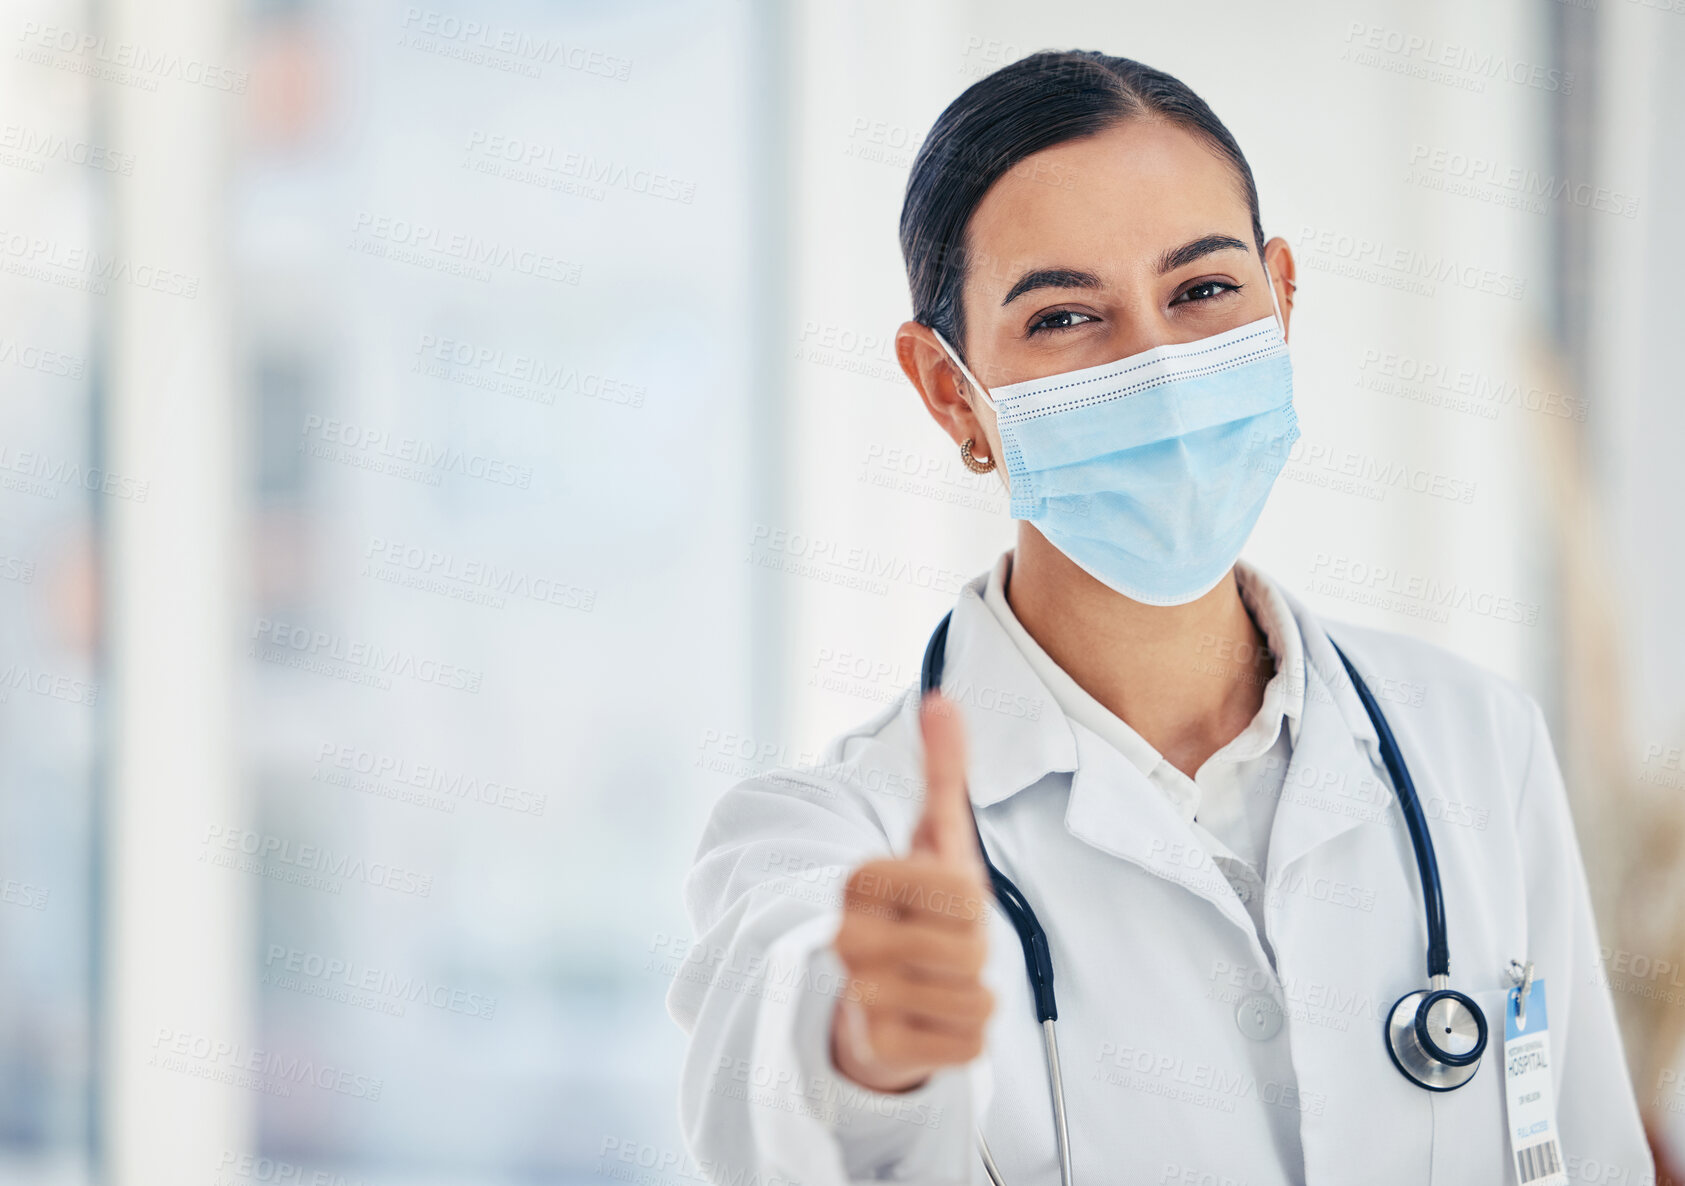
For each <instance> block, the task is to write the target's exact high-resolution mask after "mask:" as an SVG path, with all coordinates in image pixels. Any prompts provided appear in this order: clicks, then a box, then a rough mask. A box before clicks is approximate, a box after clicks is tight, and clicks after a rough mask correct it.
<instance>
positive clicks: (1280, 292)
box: [1264, 235, 1299, 337]
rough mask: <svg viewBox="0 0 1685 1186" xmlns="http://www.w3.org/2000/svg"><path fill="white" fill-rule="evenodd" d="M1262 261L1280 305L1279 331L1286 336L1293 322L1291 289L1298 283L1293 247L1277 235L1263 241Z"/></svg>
mask: <svg viewBox="0 0 1685 1186" xmlns="http://www.w3.org/2000/svg"><path fill="white" fill-rule="evenodd" d="M1264 262H1265V263H1267V264H1269V266H1270V282H1271V283H1272V284H1273V285H1274V286H1275V299H1276V300H1277V301H1278V302H1280V305H1281V333H1282V336H1283V337H1286V336H1287V334H1288V331H1289V328H1290V327H1291V325H1292V324H1293V290H1294V289H1295V288H1297V287H1298V284H1299V277H1298V274H1297V273H1298V265H1296V264H1295V263H1294V262H1293V249H1292V248H1291V247H1289V246H1288V245H1287V240H1286V239H1283V238H1281V236H1279V235H1278V236H1276V237H1275V238H1274V239H1271V240H1270V241H1269V242H1268V243H1265V244H1264Z"/></svg>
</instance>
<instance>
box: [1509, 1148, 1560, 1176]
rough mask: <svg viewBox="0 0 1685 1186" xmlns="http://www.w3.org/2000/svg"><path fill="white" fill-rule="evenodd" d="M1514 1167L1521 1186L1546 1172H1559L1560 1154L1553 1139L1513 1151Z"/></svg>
mask: <svg viewBox="0 0 1685 1186" xmlns="http://www.w3.org/2000/svg"><path fill="white" fill-rule="evenodd" d="M1515 1168H1516V1172H1517V1173H1519V1174H1520V1175H1521V1186H1527V1183H1529V1182H1532V1181H1536V1180H1537V1179H1539V1178H1542V1177H1544V1176H1545V1175H1547V1174H1557V1173H1561V1172H1562V1155H1561V1154H1560V1153H1558V1152H1557V1149H1556V1142H1555V1141H1554V1140H1550V1141H1540V1142H1539V1143H1538V1144H1537V1145H1529V1146H1527V1148H1525V1149H1517V1150H1516V1151H1515Z"/></svg>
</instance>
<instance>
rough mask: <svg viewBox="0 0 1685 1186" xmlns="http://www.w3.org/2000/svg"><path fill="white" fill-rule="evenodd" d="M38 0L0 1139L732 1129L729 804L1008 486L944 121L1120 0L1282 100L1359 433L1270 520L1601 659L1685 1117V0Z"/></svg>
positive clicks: (1477, 634)
mask: <svg viewBox="0 0 1685 1186" xmlns="http://www.w3.org/2000/svg"><path fill="white" fill-rule="evenodd" d="M433 4H437V5H438V6H432V5H433ZM3 19H4V24H3V25H0V37H3V38H4V40H5V43H6V44H7V45H8V46H9V49H8V52H7V53H6V55H5V56H4V58H3V59H0V1180H3V1181H6V1182H23V1183H43V1184H52V1186H57V1184H61V1183H64V1184H80V1183H93V1182H100V1183H118V1184H129V1183H136V1184H148V1186H150V1184H154V1183H163V1182H168V1183H171V1184H172V1186H224V1184H244V1183H261V1182H281V1183H285V1182H295V1181H321V1182H335V1183H339V1182H343V1183H365V1184H369V1186H373V1184H376V1183H400V1182H401V1183H426V1184H431V1183H438V1184H447V1183H448V1184H452V1186H456V1184H469V1183H474V1184H479V1183H488V1184H489V1183H524V1182H537V1181H543V1182H563V1183H571V1182H600V1181H608V1180H612V1179H615V1178H618V1177H623V1176H624V1172H625V1171H626V1169H627V1168H628V1167H627V1165H626V1164H625V1163H624V1162H623V1161H621V1160H620V1159H619V1158H618V1156H617V1155H616V1154H618V1152H619V1151H622V1150H625V1149H628V1148H630V1149H634V1150H636V1151H637V1160H638V1161H639V1162H642V1163H645V1164H648V1163H649V1162H653V1161H657V1160H660V1159H663V1158H667V1159H671V1158H674V1157H682V1149H683V1147H682V1140H681V1137H680V1135H679V1130H678V1124H677V1120H676V1114H675V1098H676V1085H677V1076H678V1067H679V1060H680V1057H681V1054H682V1050H683V1036H682V1034H681V1033H680V1032H679V1030H678V1028H677V1026H676V1025H674V1024H673V1023H672V1022H671V1021H670V1020H669V1019H668V1018H667V1017H666V1015H665V1011H664V1009H663V1005H662V998H663V995H664V993H665V991H666V989H667V986H668V983H669V980H670V977H671V976H672V975H673V974H674V973H675V971H676V970H677V969H678V968H679V967H681V966H682V964H683V959H684V955H685V952H686V949H687V945H688V942H689V930H688V924H687V922H686V919H685V916H684V912H683V908H682V902H681V897H680V885H681V881H682V878H683V875H684V873H685V870H686V868H687V866H688V863H689V860H690V857H691V855H692V852H693V850H694V847H695V844H696V841H697V838H698V835H699V831H700V828H701V825H702V821H703V819H704V818H705V815H706V813H707V811H708V808H709V805H710V803H711V801H712V800H713V798H714V797H715V796H716V795H717V794H718V793H719V792H720V791H722V790H723V789H724V788H726V787H727V786H729V785H730V784H731V783H732V782H734V781H736V780H737V779H739V778H742V777H744V776H746V775H748V774H751V773H754V772H757V771H760V770H762V769H765V768H768V767H770V766H778V765H793V764H802V763H805V762H812V761H814V760H815V759H816V758H817V757H818V755H819V753H820V752H821V749H822V747H823V745H824V743H825V742H826V740H827V739H828V738H829V737H830V736H832V735H833V734H834V733H836V732H838V731H839V730H841V729H843V728H845V727H847V726H849V725H851V724H854V723H856V722H858V721H860V720H862V719H864V718H866V717H868V716H870V715H873V714H875V713H876V712H877V711H878V710H879V708H880V707H881V706H882V705H883V704H885V703H886V702H888V701H890V700H892V699H893V698H895V697H897V696H898V695H899V694H900V693H901V691H902V690H903V688H904V687H905V686H906V685H908V684H909V683H912V682H914V681H915V680H916V676H917V661H918V657H919V654H920V652H921V648H922V645H923V642H924V639H925V636H926V633H927V632H928V630H929V628H930V626H931V625H932V624H933V623H934V622H935V621H936V619H937V618H938V617H939V616H940V615H941V613H942V612H943V611H944V610H945V609H946V608H947V607H948V605H949V604H950V603H951V601H952V600H953V598H954V596H955V594H956V592H957V590H958V588H959V586H960V584H962V583H963V582H964V581H965V580H967V579H969V578H970V577H971V576H973V575H975V574H976V573H978V572H980V571H983V570H984V569H985V568H987V567H988V566H989V564H990V562H991V560H992V558H993V557H994V555H995V554H996V553H997V552H998V550H999V549H1001V548H1002V547H1004V546H1008V545H1009V543H1010V539H1011V526H1010V523H1009V521H1008V520H1007V518H1006V507H1005V499H1004V498H1003V497H1002V496H1001V493H1000V487H999V486H998V484H996V483H995V479H994V477H993V475H990V476H988V477H986V478H977V477H975V476H973V475H971V474H969V473H968V472H967V471H966V470H965V469H964V468H963V466H962V465H961V464H960V463H959V459H958V457H957V456H956V455H955V454H954V451H953V450H952V448H951V446H950V444H949V442H948V441H947V440H946V438H945V437H943V436H942V435H941V434H940V433H939V431H938V430H937V429H936V428H935V426H934V425H932V424H931V423H930V422H929V421H928V419H927V418H926V417H925V415H924V413H923V411H922V410H921V408H920V406H919V404H918V402H917V400H916V397H915V396H914V395H913V393H912V391H911V389H910V388H909V387H908V385H907V384H906V382H905V380H904V379H903V377H902V376H901V374H900V372H899V369H898V368H897V366H896V363H895V359H894V354H893V350H892V346H891V342H892V336H893V333H894V330H895V327H896V325H897V324H898V323H899V322H900V321H902V320H903V319H904V318H905V317H906V315H907V312H908V302H907V295H906V288H905V280H904V276H903V273H902V271H901V264H900V258H899V253H898V248H897V243H896V219H897V214H898V211H899V206H900V199H901V193H902V189H903V187H904V185H905V181H906V176H907V171H908V166H909V165H910V163H911V161H912V158H913V155H914V153H915V152H916V151H917V149H918V146H919V143H920V140H921V137H922V136H923V135H924V133H925V131H926V130H927V129H928V128H929V126H930V124H931V122H932V120H933V119H934V118H935V117H936V115H937V113H938V112H939V111H940V110H941V109H942V108H943V107H944V106H945V105H946V104H947V103H948V102H949V101H951V100H952V99H953V98H954V97H955V96H956V95H958V93H959V92H960V91H961V90H962V89H963V88H964V87H965V86H966V85H968V84H969V83H970V82H972V81H974V80H975V79H977V78H979V77H981V76H982V75H984V74H986V73H988V72H990V71H992V70H994V69H996V68H998V67H999V66H1001V65H1004V64H1005V63H1006V62H1009V61H1011V60H1013V59H1015V58H1018V57H1021V56H1023V55H1025V54H1028V53H1031V52H1034V51H1035V50H1038V49H1042V48H1073V47H1074V48H1092V49H1101V50H1104V51H1106V52H1109V53H1114V54H1121V55H1125V56H1129V57H1135V58H1139V59H1141V60H1143V61H1146V62H1148V63H1149V64H1152V65H1154V66H1157V67H1159V68H1161V69H1165V70H1168V71H1170V72H1171V73H1174V74H1176V75H1178V76H1180V77H1181V78H1182V79H1184V80H1185V81H1186V82H1188V83H1189V84H1190V85H1191V86H1193V87H1194V88H1195V89H1196V90H1197V91H1199V92H1200V93H1201V94H1202V95H1203V96H1204V97H1205V98H1206V99H1207V100H1208V101H1209V102H1210V103H1211V105H1212V106H1213V108H1214V109H1215V110H1216V111H1217V113H1218V114H1219V116H1221V117H1222V118H1223V119H1224V120H1225V121H1226V122H1227V123H1228V125H1229V127H1230V128H1231V130H1232V131H1233V132H1234V133H1235V135H1236V137H1237V138H1238V140H1239V141H1240V143H1241V145H1242V147H1243V148H1244V149H1245V151H1246V153H1247V155H1248V157H1249V158H1250V160H1251V163H1252V166H1253V169H1254V171H1255V172H1256V174H1257V178H1258V183H1259V189H1260V192H1261V197H1262V204H1263V217H1264V223H1265V229H1266V233H1268V234H1270V235H1280V236H1283V237H1285V238H1286V239H1287V240H1288V241H1289V242H1290V243H1291V245H1292V247H1293V249H1294V251H1295V253H1296V255H1297V257H1298V260H1299V264H1300V285H1299V289H1298V301H1297V316H1296V317H1295V319H1294V325H1293V329H1294V338H1293V355H1294V363H1295V371H1296V376H1297V396H1296V399H1297V404H1298V407H1299V412H1300V420H1301V424H1302V427H1303V431H1304V439H1303V441H1302V442H1301V444H1300V445H1299V446H1298V447H1297V449H1296V452H1295V455H1294V457H1293V460H1292V462H1291V463H1290V465H1289V466H1288V469H1287V471H1286V472H1285V473H1284V475H1283V478H1282V480H1281V481H1280V483H1279V484H1278V486H1277V488H1276V493H1275V495H1274V498H1273V500H1272V502H1271V505H1270V507H1269V509H1268V511H1267V512H1266V514H1265V517H1264V519H1263V521H1262V523H1261V524H1260V526H1259V529H1258V531H1257V533H1256V534H1255V536H1254V538H1253V541H1252V544H1251V546H1250V548H1249V549H1248V555H1249V556H1250V557H1251V558H1252V559H1253V560H1254V561H1255V562H1256V563H1258V564H1260V565H1261V566H1263V567H1264V568H1265V569H1266V570H1267V571H1269V572H1271V573H1273V574H1274V575H1275V576H1276V577H1277V578H1278V579H1280V580H1282V581H1284V582H1285V583H1286V584H1287V585H1288V586H1289V587H1291V588H1293V589H1295V590H1296V591H1298V592H1299V594H1300V595H1301V596H1302V597H1304V598H1305V599H1306V600H1307V601H1309V602H1310V603H1311V604H1312V606H1313V607H1314V608H1315V609H1317V610H1318V611H1319V612H1320V613H1322V614H1324V615H1326V616H1329V617H1332V618H1340V619H1345V620H1349V621H1355V622H1362V623H1364V624H1368V625H1375V626H1381V627H1385V628H1389V629H1394V630H1399V631H1403V632H1405V633H1408V634H1411V635H1415V636H1418V637H1421V638H1424V639H1428V640H1430V641H1433V642H1435V643H1439V644H1441V645H1444V646H1447V647H1450V648H1451V649H1453V650H1456V651H1458V652H1460V653H1462V654H1465V655H1467V656H1469V657H1471V658H1473V659H1475V660H1477V661H1478V662H1480V663H1482V664H1484V665H1486V666H1488V667H1489V668H1491V669H1493V670H1495V671H1497V672H1499V673H1501V674H1503V675H1504V676H1506V677H1509V678H1511V679H1514V680H1517V681H1519V682H1520V683H1521V684H1523V685H1524V686H1525V687H1526V688H1527V689H1528V690H1529V691H1530V692H1531V693H1532V694H1533V695H1534V696H1535V697H1537V698H1538V699H1539V700H1540V702H1541V703H1542V704H1543V705H1544V707H1545V710H1546V713H1547V715H1548V717H1549V718H1550V721H1551V723H1552V726H1553V730H1554V736H1555V739H1556V744H1557V747H1558V751H1559V754H1560V756H1561V759H1562V762H1563V766H1564V770H1565V773H1566V774H1567V777H1568V783H1569V787H1570V791H1571V794H1572V796H1573V803H1574V810H1575V814H1576V819H1577V822H1578V825H1579V829H1580V836H1581V842H1582V846H1583V848H1584V851H1585V856H1586V860H1587V864H1588V868H1589V870H1590V873H1591V877H1592V880H1593V883H1594V890H1595V896H1596V902H1597V908H1598V913H1599V921H1600V927H1601V930H1602V937H1603V943H1604V950H1603V951H1602V952H1601V953H1600V954H1601V960H1600V965H1601V966H1600V968H1598V969H1588V974H1598V975H1603V976H1606V977H1607V979H1608V982H1609V983H1610V985H1611V987H1612V989H1613V990H1614V996H1615V1000H1616V1004H1617V1007H1618V1008H1619V1010H1620V1013H1621V1018H1622V1024H1623V1026H1624V1030H1625V1038H1626V1041H1627V1044H1628V1054H1629V1060H1630V1063H1631V1066H1632V1071H1633V1075H1634V1079H1635V1086H1636V1089H1637V1094H1638V1098H1639V1101H1640V1103H1641V1105H1642V1107H1643V1108H1644V1111H1645V1114H1646V1117H1647V1119H1648V1123H1649V1124H1650V1127H1651V1129H1652V1133H1653V1139H1654V1140H1655V1141H1656V1143H1657V1144H1658V1146H1659V1148H1660V1149H1661V1150H1662V1152H1663V1154H1664V1156H1668V1157H1671V1158H1672V1159H1673V1160H1674V1161H1675V1162H1676V1163H1679V1162H1685V1088H1682V1086H1681V1083H1682V1077H1681V1075H1680V1070H1681V1069H1685V1051H1682V1049H1681V1045H1682V1042H1681V1040H1682V1037H1685V911H1682V910H1681V909H1680V906H1681V903H1682V902H1685V812H1682V810H1681V803H1682V801H1685V760H1682V757H1681V748H1682V746H1685V619H1682V617H1681V615H1680V613H1679V612H1678V610H1677V608H1676V606H1677V590H1678V589H1679V588H1680V587H1681V585H1682V584H1685V546H1682V545H1685V465H1682V464H1681V461H1682V455H1681V448H1680V441H1681V440H1682V439H1685V399H1682V398H1681V383H1680V378H1679V371H1678V363H1677V359H1676V357H1675V352H1676V348H1677V343H1678V341H1679V327H1680V325H1681V324H1682V323H1685V286H1681V285H1680V284H1679V283H1678V280H1677V277H1678V276H1680V275H1681V274H1685V237H1682V236H1681V235H1680V233H1679V231H1678V227H1679V226H1680V224H1681V221H1682V220H1685V139H1682V133H1681V131H1680V127H1681V125H1680V121H1679V115H1680V113H1681V112H1682V111H1685V4H1682V3H1681V2H1680V0H1575V2H1569V3H1558V2H1555V0H1494V2H1491V3H1485V4H1480V5H1466V4H1454V3H1450V2H1448V0H1434V2H1430V3H1426V4H1406V3H1403V2H1402V0H1392V2H1377V0H1358V2H1355V3H1348V2H1344V0H1342V2H1340V3H1335V2H1333V0H1316V2H1306V3H1297V4H1294V5H1291V6H1282V5H1258V4H1248V3H1243V2H1241V0H1196V2H1194V3H1187V4H1170V3H1153V4H1145V3H1127V4H1115V3H1101V2H1099V0H1094V2H1088V3H1072V4H1064V5H1058V6H1051V7H1049V6H1025V5H1008V4H1002V3H995V2H985V0H922V2H920V3H918V4H896V3H890V2H888V0H876V2H869V3H841V2H821V0H811V2H791V3H781V2H775V0H765V2H760V3H746V2H743V0H737V2H730V0H692V2H690V3H682V4H681V3H660V2H643V3H623V4H613V5H604V4H587V3H582V2H568V0H554V2H551V3H537V2H536V0H489V2H480V3H475V4H472V5H470V4H464V3H446V0H424V2H421V3H417V4H409V3H389V2H386V0H355V2H343V3H333V4H329V3H325V2H314V0H246V2H243V3H237V2H226V0H225V2H217V0H146V2H145V3H144V4H143V3H142V2H141V0H97V2H90V3H75V2H70V0H14V2H13V3H11V4H8V5H7V7H6V12H5V16H4V18H3ZM611 1151H613V1153H611ZM694 1177H695V1175H694V1169H693V1170H692V1171H691V1176H690V1178H688V1179H687V1178H686V1177H685V1171H683V1170H676V1171H674V1172H673V1173H670V1174H668V1175H667V1179H670V1180H672V1181H675V1182H676V1181H681V1180H694ZM659 1178H660V1175H654V1176H650V1177H649V1178H648V1179H647V1180H651V1181H654V1180H658V1179H659ZM663 1180H666V1179H663Z"/></svg>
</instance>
